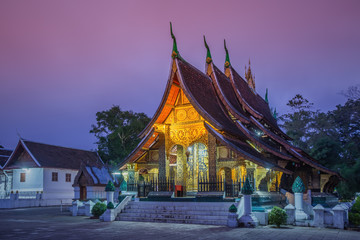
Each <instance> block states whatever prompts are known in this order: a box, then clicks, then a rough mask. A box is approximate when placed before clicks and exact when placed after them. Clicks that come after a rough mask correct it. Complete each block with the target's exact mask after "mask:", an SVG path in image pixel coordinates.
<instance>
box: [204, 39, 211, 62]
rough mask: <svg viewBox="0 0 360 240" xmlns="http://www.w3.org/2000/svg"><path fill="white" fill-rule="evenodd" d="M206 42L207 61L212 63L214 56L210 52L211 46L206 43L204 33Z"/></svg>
mask: <svg viewBox="0 0 360 240" xmlns="http://www.w3.org/2000/svg"><path fill="white" fill-rule="evenodd" d="M204 44H205V47H206V50H207V52H206V63H208V64H209V63H211V62H212V58H211V53H210V49H209V46H208V45H207V43H206V38H205V35H204Z"/></svg>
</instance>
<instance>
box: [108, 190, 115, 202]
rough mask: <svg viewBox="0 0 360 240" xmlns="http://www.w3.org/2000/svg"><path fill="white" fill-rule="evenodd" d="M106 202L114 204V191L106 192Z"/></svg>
mask: <svg viewBox="0 0 360 240" xmlns="http://www.w3.org/2000/svg"><path fill="white" fill-rule="evenodd" d="M106 201H107V203H109V202H112V203H114V191H107V192H106Z"/></svg>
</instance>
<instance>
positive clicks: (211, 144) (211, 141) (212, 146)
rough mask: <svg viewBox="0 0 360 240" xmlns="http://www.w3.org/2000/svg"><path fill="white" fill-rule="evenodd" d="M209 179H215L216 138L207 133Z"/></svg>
mask: <svg viewBox="0 0 360 240" xmlns="http://www.w3.org/2000/svg"><path fill="white" fill-rule="evenodd" d="M208 158H209V179H216V139H215V137H214V136H213V135H211V134H210V133H208Z"/></svg>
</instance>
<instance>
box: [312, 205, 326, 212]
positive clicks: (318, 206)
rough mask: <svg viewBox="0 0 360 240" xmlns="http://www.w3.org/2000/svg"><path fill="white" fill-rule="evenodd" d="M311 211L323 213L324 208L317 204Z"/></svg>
mask: <svg viewBox="0 0 360 240" xmlns="http://www.w3.org/2000/svg"><path fill="white" fill-rule="evenodd" d="M313 210H323V211H324V210H325V208H324V207H323V206H322V205H321V204H318V205H316V206H315V207H314V208H313Z"/></svg>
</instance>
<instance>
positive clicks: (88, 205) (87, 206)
mask: <svg viewBox="0 0 360 240" xmlns="http://www.w3.org/2000/svg"><path fill="white" fill-rule="evenodd" d="M93 206H94V202H92V201H91V200H89V201H87V202H86V203H85V215H86V216H89V217H90V216H92V214H91V209H92V208H93Z"/></svg>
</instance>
